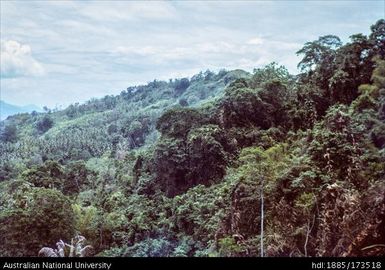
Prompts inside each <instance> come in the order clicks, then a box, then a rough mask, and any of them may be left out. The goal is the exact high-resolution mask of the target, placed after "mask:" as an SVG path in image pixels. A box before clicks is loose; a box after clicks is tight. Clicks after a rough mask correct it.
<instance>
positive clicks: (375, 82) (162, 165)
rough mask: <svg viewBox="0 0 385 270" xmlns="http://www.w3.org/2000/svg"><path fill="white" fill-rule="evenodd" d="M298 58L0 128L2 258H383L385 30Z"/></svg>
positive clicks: (322, 42) (138, 89)
mask: <svg viewBox="0 0 385 270" xmlns="http://www.w3.org/2000/svg"><path fill="white" fill-rule="evenodd" d="M298 54H299V55H300V56H301V57H302V60H301V61H300V63H299V64H298V67H299V68H300V70H301V73H300V74H298V75H292V74H289V72H288V71H287V69H286V68H285V67H283V66H280V65H279V64H276V63H272V64H269V65H267V66H265V67H263V68H256V69H254V71H253V72H252V73H248V72H245V71H242V70H233V71H225V70H222V71H219V72H218V73H214V72H211V71H206V72H201V73H199V74H197V75H195V76H193V77H191V78H182V79H174V80H170V81H168V82H166V81H157V80H154V81H152V82H150V83H148V84H147V85H141V86H134V87H129V88H127V90H124V91H122V92H121V94H120V95H117V96H105V97H104V98H100V99H93V100H90V101H88V102H85V103H84V104H73V105H71V106H69V107H68V108H66V109H64V110H60V111H48V112H45V113H37V112H34V113H31V114H28V113H23V114H18V115H15V116H10V117H8V118H7V119H6V120H4V121H2V122H0V123H1V124H0V125H1V134H0V153H1V159H0V255H1V256H37V255H38V253H39V251H40V250H41V248H43V247H50V248H56V243H57V242H58V241H59V240H60V239H62V240H63V241H64V242H67V243H70V242H71V239H73V238H75V237H76V236H79V235H81V236H84V237H85V239H86V240H85V243H82V244H84V245H91V246H92V248H89V253H88V254H87V255H92V256H300V257H302V256H371V255H375V256H380V255H382V256H383V255H384V254H385V20H379V21H377V22H376V23H375V24H374V25H373V26H372V27H371V33H370V34H369V35H368V36H365V35H363V34H356V35H352V36H351V37H350V40H349V41H348V42H347V43H345V44H343V43H342V42H341V40H340V39H339V38H338V37H337V36H333V35H328V36H322V37H320V38H319V39H317V40H315V41H310V42H307V43H306V44H304V46H303V48H302V49H301V50H299V51H298ZM26 232H28V233H26Z"/></svg>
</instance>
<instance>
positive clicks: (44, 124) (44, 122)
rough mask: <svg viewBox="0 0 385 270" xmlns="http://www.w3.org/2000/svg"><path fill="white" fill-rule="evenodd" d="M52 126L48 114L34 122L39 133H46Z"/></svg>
mask: <svg viewBox="0 0 385 270" xmlns="http://www.w3.org/2000/svg"><path fill="white" fill-rule="evenodd" d="M52 126H53V120H52V118H51V117H50V116H49V115H44V117H43V118H42V119H41V120H39V121H38V122H37V123H36V129H37V131H38V132H39V133H40V134H44V133H46V132H47V131H48V130H49V129H50V128H51V127H52Z"/></svg>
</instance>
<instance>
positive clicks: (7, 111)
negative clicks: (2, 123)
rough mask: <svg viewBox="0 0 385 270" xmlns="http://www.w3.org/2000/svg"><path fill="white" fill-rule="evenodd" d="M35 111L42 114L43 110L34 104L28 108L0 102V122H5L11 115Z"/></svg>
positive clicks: (27, 106)
mask: <svg viewBox="0 0 385 270" xmlns="http://www.w3.org/2000/svg"><path fill="white" fill-rule="evenodd" d="M33 111H37V112H41V111H42V109H41V108H39V107H38V106H36V105H33V104H31V105H26V106H17V105H13V104H9V103H6V102H4V101H2V100H0V120H4V119H6V118H7V117H8V116H10V115H14V114H18V113H29V112H33Z"/></svg>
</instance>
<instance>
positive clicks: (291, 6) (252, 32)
mask: <svg viewBox="0 0 385 270" xmlns="http://www.w3.org/2000/svg"><path fill="white" fill-rule="evenodd" d="M384 2H385V1H384V0H375V1H370V0H366V1H346V0H340V1H330V0H329V1H310V0H308V1H289V0H287V1H169V2H163V1H146V2H143V1H78V0H77V1H69V0H68V1H67V0H51V1H50V0H45V1H25V0H24V1H21V0H20V1H10V0H0V3H1V14H0V15H1V80H0V82H1V96H0V98H1V99H2V100H5V101H7V102H9V103H13V104H17V105H26V104H31V103H33V104H36V105H38V106H44V105H47V106H49V107H51V108H53V107H55V106H66V105H68V104H70V103H73V102H77V101H80V102H82V101H85V100H87V99H89V98H91V97H101V96H104V95H107V94H118V93H120V92H121V91H122V90H124V89H126V88H127V87H128V86H131V85H136V84H140V83H146V82H148V81H152V80H153V79H166V80H167V79H169V78H174V77H184V76H188V77H190V76H192V75H194V74H195V73H197V72H199V71H200V70H203V71H204V70H206V69H211V70H219V69H221V68H226V69H235V68H242V69H245V70H248V71H251V70H252V69H253V68H255V67H261V66H263V65H265V64H267V63H270V62H272V61H276V62H279V63H281V64H283V65H285V66H287V67H288V69H289V70H290V71H291V72H293V73H296V72H297V70H296V64H297V63H298V60H299V59H298V57H297V56H296V55H295V52H296V51H297V50H298V49H300V48H301V46H302V45H303V44H304V43H305V42H306V41H311V40H315V39H317V38H318V37H319V36H321V35H326V34H336V35H338V36H340V37H341V38H342V39H343V40H344V41H347V40H348V37H349V36H350V35H351V34H355V33H364V34H368V33H369V27H370V25H372V24H373V23H374V22H375V21H376V20H378V19H380V18H383V17H385V14H384V12H385V11H384V8H385V7H384Z"/></svg>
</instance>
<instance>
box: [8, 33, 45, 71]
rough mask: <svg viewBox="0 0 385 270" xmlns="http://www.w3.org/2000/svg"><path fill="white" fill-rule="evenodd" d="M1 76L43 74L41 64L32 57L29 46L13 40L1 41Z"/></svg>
mask: <svg viewBox="0 0 385 270" xmlns="http://www.w3.org/2000/svg"><path fill="white" fill-rule="evenodd" d="M0 58H1V77H2V78H15V77H22V76H38V75H43V74H44V73H45V72H44V68H43V66H42V65H41V64H40V63H39V62H38V61H37V60H36V59H34V58H33V57H32V50H31V47H30V46H29V45H27V44H21V43H19V42H17V41H15V40H7V41H1V56H0Z"/></svg>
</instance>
